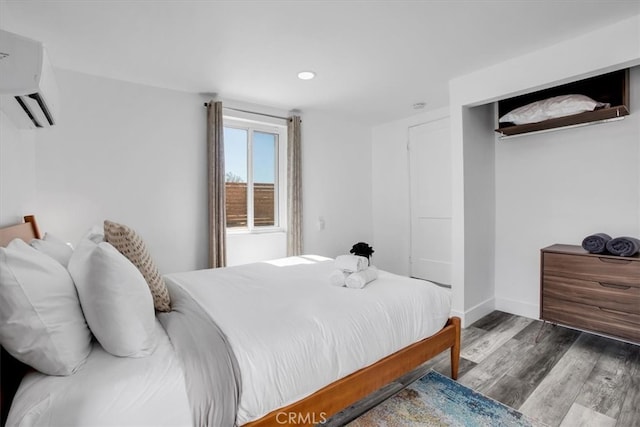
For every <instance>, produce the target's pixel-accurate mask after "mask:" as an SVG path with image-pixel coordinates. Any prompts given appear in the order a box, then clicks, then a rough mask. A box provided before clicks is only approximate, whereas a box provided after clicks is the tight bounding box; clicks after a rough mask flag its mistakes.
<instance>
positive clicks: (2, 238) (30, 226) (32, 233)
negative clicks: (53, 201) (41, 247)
mask: <svg viewBox="0 0 640 427" xmlns="http://www.w3.org/2000/svg"><path fill="white" fill-rule="evenodd" d="M40 237H42V236H41V235H40V229H39V228H38V223H37V222H36V217H35V216H34V215H27V216H25V217H24V222H23V223H22V224H16V225H10V226H8V227H4V228H0V246H2V247H5V246H7V245H8V244H9V242H11V241H12V240H13V239H15V238H20V239H22V240H24V241H25V242H30V241H31V239H39V238H40Z"/></svg>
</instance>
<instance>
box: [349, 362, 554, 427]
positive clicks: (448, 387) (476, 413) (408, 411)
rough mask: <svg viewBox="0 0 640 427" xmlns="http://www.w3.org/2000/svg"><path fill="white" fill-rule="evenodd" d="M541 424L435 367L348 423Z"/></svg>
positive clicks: (360, 426)
mask: <svg viewBox="0 0 640 427" xmlns="http://www.w3.org/2000/svg"><path fill="white" fill-rule="evenodd" d="M542 425H543V424H541V423H538V422H536V421H535V420H532V419H530V418H528V417H527V416H525V415H523V414H522V413H520V412H518V411H516V410H515V409H513V408H510V407H508V406H506V405H503V404H502V403H500V402H497V401H495V400H493V399H490V398H488V397H486V396H484V395H482V394H480V393H477V392H475V391H473V390H471V389H470V388H467V387H465V386H463V385H461V384H459V383H457V382H455V381H453V380H451V379H450V378H448V377H445V376H443V375H441V374H439V373H437V372H435V371H430V372H429V373H427V374H426V375H425V376H423V377H422V378H420V379H419V380H417V381H416V382H414V383H413V384H411V385H409V386H408V387H407V388H405V389H403V390H402V391H400V392H399V393H397V394H396V395H394V396H392V397H390V398H389V399H387V400H386V401H384V402H382V403H381V404H379V405H378V406H376V407H374V408H373V409H371V410H370V411H368V412H366V413H365V414H363V415H361V416H360V417H359V418H357V419H355V420H354V421H353V422H351V423H349V424H348V426H349V427H374V426H375V427H392V426H393V427H400V426H402V427H405V426H420V427H426V426H438V427H445V426H465V427H485V426H486V427H507V426H509V427H512V426H525V427H534V426H535V427H538V426H542Z"/></svg>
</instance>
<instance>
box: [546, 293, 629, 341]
mask: <svg viewBox="0 0 640 427" xmlns="http://www.w3.org/2000/svg"><path fill="white" fill-rule="evenodd" d="M542 320H546V321H548V322H553V323H560V324H564V325H568V326H573V327H576V328H579V329H585V330H588V331H593V332H600V333H602V334H606V335H613V336H616V337H620V338H623V339H627V340H629V341H633V342H637V343H640V315H635V314H629V313H621V312H618V311H614V310H609V309H606V308H599V307H595V306H591V305H586V304H580V303H576V302H570V301H565V300H560V299H555V298H545V301H544V304H543V307H542Z"/></svg>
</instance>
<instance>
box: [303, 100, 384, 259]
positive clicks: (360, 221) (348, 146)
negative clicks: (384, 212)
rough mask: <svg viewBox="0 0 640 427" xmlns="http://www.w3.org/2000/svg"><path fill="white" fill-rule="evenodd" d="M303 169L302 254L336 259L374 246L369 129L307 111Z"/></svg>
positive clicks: (304, 125)
mask: <svg viewBox="0 0 640 427" xmlns="http://www.w3.org/2000/svg"><path fill="white" fill-rule="evenodd" d="M302 165H303V172H302V187H303V246H304V251H305V252H306V253H309V254H317V255H324V256H330V257H335V256H337V255H340V254H345V253H348V252H349V250H350V249H351V247H352V246H353V245H354V244H355V243H357V242H360V241H364V242H367V243H370V244H371V242H372V239H373V233H372V231H371V230H372V212H371V177H372V173H371V130H370V128H369V127H367V126H364V125H361V124H358V123H353V122H349V121H346V120H343V119H341V118H338V117H332V116H328V115H326V114H324V113H320V112H316V111H304V114H303V116H302ZM321 220H322V221H323V222H324V229H321V226H320V224H319V223H320V221H321ZM372 246H374V245H372ZM374 250H375V251H376V253H374V259H376V256H377V253H378V252H377V251H378V249H377V248H376V247H375V246H374Z"/></svg>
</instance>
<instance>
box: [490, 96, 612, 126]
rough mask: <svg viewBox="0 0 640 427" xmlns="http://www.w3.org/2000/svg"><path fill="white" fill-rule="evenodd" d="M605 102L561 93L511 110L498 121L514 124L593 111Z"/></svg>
mask: <svg viewBox="0 0 640 427" xmlns="http://www.w3.org/2000/svg"><path fill="white" fill-rule="evenodd" d="M606 105H607V104H604V103H602V102H597V101H594V100H593V99H591V98H589V97H588V96H585V95H561V96H554V97H552V98H547V99H543V100H541V101H536V102H532V103H531V104H527V105H524V106H522V107H519V108H516V109H515V110H511V111H510V112H508V113H507V114H505V115H504V116H502V117H500V120H499V122H500V123H504V122H511V123H513V124H516V125H522V124H526V123H537V122H541V121H543V120H547V119H553V118H556V117H564V116H570V115H572V114H578V113H583V112H585V111H593V110H595V109H596V107H603V106H606Z"/></svg>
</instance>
